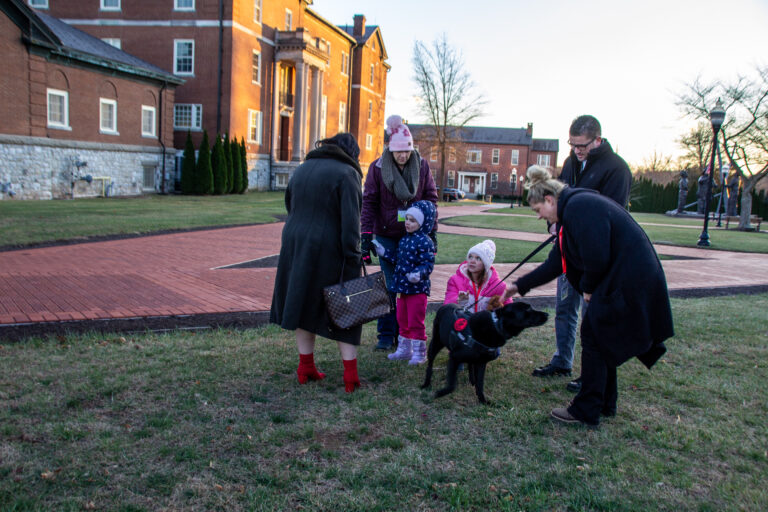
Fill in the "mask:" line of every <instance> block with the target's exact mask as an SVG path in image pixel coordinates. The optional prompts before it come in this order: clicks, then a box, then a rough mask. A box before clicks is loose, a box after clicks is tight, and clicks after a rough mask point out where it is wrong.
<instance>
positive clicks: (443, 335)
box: [421, 302, 549, 404]
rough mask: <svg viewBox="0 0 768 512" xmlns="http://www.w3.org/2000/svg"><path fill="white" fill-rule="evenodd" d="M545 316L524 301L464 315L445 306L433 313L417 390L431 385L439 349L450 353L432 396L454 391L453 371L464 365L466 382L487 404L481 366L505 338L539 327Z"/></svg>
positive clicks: (483, 371) (494, 356)
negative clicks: (444, 373)
mask: <svg viewBox="0 0 768 512" xmlns="http://www.w3.org/2000/svg"><path fill="white" fill-rule="evenodd" d="M548 316H549V315H547V313H544V312H543V311H536V310H535V309H533V308H531V306H530V305H529V304H526V303H525V302H513V303H512V304H507V305H506V306H504V307H502V308H499V309H497V310H496V311H493V312H491V311H480V312H478V313H473V314H470V313H467V312H465V311H463V310H462V309H461V308H460V307H459V306H457V305H456V304H445V305H443V306H441V307H440V309H438V310H437V314H436V315H435V322H434V324H433V325H432V340H431V341H430V342H429V350H428V352H427V375H426V378H425V379H424V384H422V386H421V388H422V389H424V388H427V387H429V385H430V383H431V382H432V363H434V361H435V357H436V356H437V354H438V352H440V350H441V349H442V348H443V347H446V348H448V350H450V355H449V359H448V368H447V379H446V380H447V385H446V386H445V387H444V388H443V389H441V390H439V391H437V392H436V393H435V398H439V397H441V396H445V395H447V394H449V393H453V391H455V390H456V372H457V371H458V366H459V363H465V364H466V365H467V369H468V371H469V382H470V383H471V384H472V385H473V386H475V393H476V394H477V399H478V400H480V403H483V404H485V403H488V401H487V400H486V399H485V395H484V394H483V387H484V383H485V366H486V365H487V364H488V363H489V362H490V361H493V360H494V359H496V358H497V357H498V356H499V348H500V347H502V346H504V344H505V343H506V342H507V340H508V339H510V338H512V337H514V336H517V335H518V334H520V333H521V332H522V331H523V329H525V328H527V327H535V326H537V325H542V324H544V323H545V322H546V321H547V317H548Z"/></svg>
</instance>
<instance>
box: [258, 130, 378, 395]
mask: <svg viewBox="0 0 768 512" xmlns="http://www.w3.org/2000/svg"><path fill="white" fill-rule="evenodd" d="M316 146H317V147H316V149H315V150H313V151H310V152H309V154H307V157H306V160H305V162H304V163H303V164H301V165H300V166H299V167H297V168H296V170H295V171H294V172H293V176H292V177H291V180H290V182H288V189H287V190H286V192H285V207H286V209H287V210H288V218H287V220H286V221H285V227H284V228H283V235H282V244H281V246H280V259H279V261H278V264H277V275H276V277H275V289H274V292H273V295H272V310H271V313H270V321H271V322H272V323H276V324H279V325H280V326H281V327H282V328H283V329H289V330H295V331H296V343H297V345H298V349H299V368H298V370H297V371H296V373H297V375H298V378H299V383H300V384H305V383H306V382H307V381H309V380H320V379H322V378H324V377H325V374H324V373H321V372H319V371H318V370H317V368H316V367H315V362H314V351H315V338H316V336H317V335H320V336H323V337H325V338H330V339H332V340H335V341H337V342H338V345H339V351H340V352H341V359H342V362H343V364H344V387H345V389H346V391H347V392H348V393H351V392H353V391H354V390H355V388H357V387H359V386H360V379H359V378H358V375H357V346H358V345H359V344H360V334H361V331H362V327H360V326H358V327H353V328H351V329H345V330H338V329H333V328H332V325H331V324H330V321H329V318H328V314H327V313H326V310H325V305H324V304H325V303H324V301H323V288H324V287H326V286H328V285H331V284H335V283H338V282H339V278H340V277H342V271H343V273H344V275H343V279H344V280H348V279H353V278H355V277H358V276H360V266H361V253H360V208H361V206H362V201H363V193H362V175H363V173H362V171H361V169H360V164H359V163H358V162H357V157H358V155H359V154H360V148H359V147H358V145H357V142H356V141H355V138H354V136H352V135H351V134H349V133H339V134H337V135H335V136H333V137H331V138H330V139H325V140H322V141H319V142H318V143H317V145H316Z"/></svg>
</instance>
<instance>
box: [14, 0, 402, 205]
mask: <svg viewBox="0 0 768 512" xmlns="http://www.w3.org/2000/svg"><path fill="white" fill-rule="evenodd" d="M29 2H30V4H31V5H32V6H34V7H35V8H36V9H38V10H40V11H43V10H44V11H46V12H49V13H50V14H51V15H53V16H56V17H58V18H61V19H62V20H64V21H65V22H66V23H68V24H70V25H72V26H74V27H77V28H78V29H80V30H83V31H86V32H88V33H90V34H92V35H94V36H95V37H98V38H101V39H102V40H104V41H108V42H110V43H111V44H114V45H116V46H119V47H120V48H121V49H122V50H124V51H126V52H128V53H130V54H132V55H136V56H137V57H139V58H141V59H143V60H145V61H147V62H150V63H152V64H153V65H155V66H158V67H160V68H163V69H166V70H168V71H169V72H171V73H173V75H174V76H176V77H179V78H182V79H183V80H184V81H185V83H184V85H182V86H180V87H178V89H177V90H176V105H175V107H174V115H173V127H174V137H173V147H174V148H176V150H177V151H178V158H179V160H180V158H181V152H182V150H183V148H184V143H185V140H186V137H187V133H188V132H190V133H191V134H192V136H193V141H194V142H195V145H196V146H198V145H199V143H200V140H201V138H202V132H203V130H206V131H207V132H208V134H209V136H210V137H213V136H214V134H225V133H227V134H229V135H230V136H232V137H236V138H237V139H240V138H241V137H242V138H244V139H245V141H246V149H247V159H248V169H249V188H255V189H260V190H265V189H281V188H284V187H285V186H286V185H287V183H288V179H289V177H290V173H291V172H292V170H293V169H294V168H295V167H296V166H297V165H298V164H299V163H300V162H301V161H302V160H303V158H304V156H305V155H306V153H307V152H308V151H310V150H311V149H312V148H313V147H314V143H315V141H316V140H319V139H322V138H324V137H326V136H332V135H334V134H336V133H337V132H339V131H350V132H352V133H353V134H354V135H355V137H356V138H357V139H358V142H359V144H360V147H361V155H360V162H361V164H362V165H367V164H368V163H370V162H371V161H372V160H373V159H374V158H375V157H376V156H377V155H378V154H379V153H380V152H381V150H382V146H383V140H382V133H381V127H382V126H383V124H384V120H383V116H384V98H385V95H386V75H387V71H388V70H389V65H388V64H387V63H386V59H387V53H386V50H385V47H384V42H383V39H382V36H381V31H380V30H379V28H378V27H376V26H367V25H366V24H365V18H364V16H362V15H356V16H354V18H353V21H354V23H352V24H351V25H347V26H337V25H334V24H333V23H331V22H329V21H328V20H326V19H324V18H323V17H322V16H321V15H320V14H318V13H317V12H315V11H314V10H312V9H311V8H310V6H311V5H312V0H130V1H129V0H79V1H77V2H73V1H71V0H29ZM179 164H180V161H177V169H180V167H181V166H180V165H179ZM176 178H177V180H178V179H180V170H179V171H178V172H177V175H176Z"/></svg>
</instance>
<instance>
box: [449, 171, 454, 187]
mask: <svg viewBox="0 0 768 512" xmlns="http://www.w3.org/2000/svg"><path fill="white" fill-rule="evenodd" d="M455 183H456V171H448V188H453V187H454V185H455Z"/></svg>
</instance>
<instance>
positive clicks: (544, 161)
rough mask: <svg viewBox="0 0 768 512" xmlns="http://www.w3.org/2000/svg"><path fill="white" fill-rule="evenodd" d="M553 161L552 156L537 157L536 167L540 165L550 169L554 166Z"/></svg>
mask: <svg viewBox="0 0 768 512" xmlns="http://www.w3.org/2000/svg"><path fill="white" fill-rule="evenodd" d="M551 161H552V156H551V155H536V165H540V166H542V167H550V166H551V165H552V164H551V163H550V162H551Z"/></svg>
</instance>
